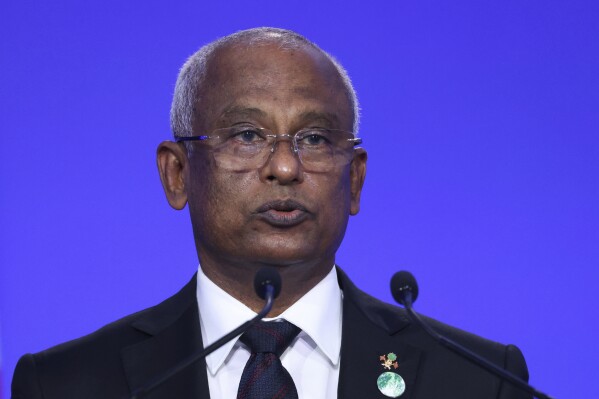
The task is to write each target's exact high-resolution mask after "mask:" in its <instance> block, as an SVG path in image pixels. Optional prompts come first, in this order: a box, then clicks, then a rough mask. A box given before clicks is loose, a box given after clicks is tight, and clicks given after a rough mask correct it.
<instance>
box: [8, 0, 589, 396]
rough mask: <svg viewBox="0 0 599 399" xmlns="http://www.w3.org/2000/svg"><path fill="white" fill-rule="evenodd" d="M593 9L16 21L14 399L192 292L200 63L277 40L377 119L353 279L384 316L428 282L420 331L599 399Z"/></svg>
mask: <svg viewBox="0 0 599 399" xmlns="http://www.w3.org/2000/svg"><path fill="white" fill-rule="evenodd" d="M216 3H218V4H216ZM598 4H599V3H598V2H597V1H595V0H588V1H578V0H570V1H567V2H563V1H547V0H542V1H541V0H537V1H526V2H522V1H515V0H514V1H510V0H508V1H501V2H499V1H493V2H480V1H474V0H472V1H457V2H456V1H452V2H439V1H436V2H433V1H388V2H382V1H374V2H372V1H371V2H363V1H362V2H348V1H338V2H324V1H306V0H304V1H294V0H289V1H252V2H247V1H237V0H236V1H227V2H225V1H222V2H211V3H208V2H201V1H195V2H177V1H171V2H157V1H144V2H141V1H139V2H128V1H122V0H120V1H107V0H103V1H59V2H49V1H16V0H6V1H3V2H2V4H1V6H0V7H1V10H0V37H2V40H0V49H1V71H2V72H1V74H0V87H1V91H2V95H1V102H0V112H1V116H2V118H1V126H2V145H1V147H2V156H1V157H0V162H1V164H0V178H1V194H0V201H1V206H0V209H1V214H0V217H1V219H0V224H1V230H0V231H1V233H0V234H1V237H0V243H1V244H0V250H1V252H0V261H1V267H2V268H1V270H0V273H1V274H0V310H1V323H2V339H3V342H2V356H3V359H2V369H3V370H2V372H3V385H4V390H3V391H4V396H5V399H6V398H8V396H9V395H8V386H9V382H10V379H11V377H12V372H13V368H14V365H15V363H16V361H17V359H18V357H19V356H20V355H22V354H23V353H25V352H35V351H39V350H42V349H44V348H46V347H48V346H51V345H54V344H57V343H59V342H61V341H65V340H67V339H71V338H75V337H77V336H80V335H82V334H86V333H89V332H91V331H93V330H94V329H97V328H99V327H100V326H102V325H103V324H105V323H107V322H109V321H111V320H114V319H116V318H118V317H120V316H123V315H126V314H128V313H131V312H133V311H136V310H138V309H141V308H144V307H147V306H150V305H153V304H155V303H157V302H158V301H160V300H161V299H163V298H165V297H167V296H168V295H170V294H172V293H174V292H175V291H176V290H177V289H178V288H179V287H180V286H182V285H183V284H184V283H185V282H186V281H187V280H188V279H189V278H190V277H191V275H192V273H193V272H194V271H195V269H196V267H197V260H196V255H195V249H194V245H193V241H192V237H191V228H190V223H189V221H188V215H187V212H186V211H184V212H175V211H173V210H171V209H170V208H169V206H168V205H167V203H166V201H165V200H164V196H163V193H162V189H161V187H160V184H159V180H158V176H157V173H156V170H155V169H156V168H155V164H154V151H155V148H156V145H157V144H158V143H159V142H160V141H161V140H164V139H167V138H169V137H170V132H169V126H168V109H169V105H170V101H171V92H172V90H173V86H174V81H175V77H176V73H177V71H178V68H179V67H180V65H181V64H182V63H183V61H184V60H185V58H186V57H187V56H188V55H190V54H191V53H192V52H193V51H195V49H197V48H198V47H199V46H200V45H202V44H204V43H206V42H208V41H210V40H212V39H215V38H216V37H219V36H222V35H224V34H227V33H230V32H233V31H236V30H239V29H243V28H248V27H253V26H261V25H271V26H279V27H286V28H291V29H295V30H297V31H299V32H300V33H302V34H305V35H307V36H308V37H309V38H311V39H312V40H314V41H316V42H317V43H319V44H320V45H321V46H322V47H323V48H324V49H326V50H328V51H330V52H331V53H333V54H334V55H335V56H336V57H338V59H339V60H341V61H342V62H343V63H344V65H345V66H346V67H347V69H348V70H349V72H350V74H351V76H352V78H353V80H354V82H355V85H356V88H357V91H358V94H359V96H360V99H361V103H362V108H363V124H362V129H361V133H362V136H363V137H364V140H365V144H364V146H365V147H366V148H367V149H368V151H369V155H370V158H369V165H368V176H367V180H366V187H365V193H364V198H363V206H362V212H361V213H360V214H359V215H358V216H357V217H355V218H352V220H351V221H350V226H349V230H348V233H347V236H346V239H345V242H344V244H343V246H342V247H341V250H340V252H339V255H338V263H340V264H341V265H342V266H343V267H344V268H345V269H346V270H347V271H348V273H349V275H350V276H351V277H352V278H353V279H354V280H355V281H356V282H357V283H358V285H360V286H361V287H362V288H363V289H365V290H366V291H368V292H370V293H371V294H373V295H375V296H377V297H379V298H382V299H384V300H391V298H390V295H389V293H388V280H389V278H390V276H391V275H392V274H393V273H394V272H395V271H396V270H398V269H410V270H412V271H413V272H414V273H415V275H416V276H417V278H418V280H419V282H420V286H421V299H419V301H418V303H417V306H418V308H419V310H420V311H421V312H423V313H426V314H428V315H430V316H433V317H436V318H439V319H441V320H444V321H446V322H448V323H451V324H454V325H456V326H458V327H461V328H464V329H467V330H471V331H473V332H475V333H478V334H481V335H483V336H486V337H488V338H491V339H494V340H498V341H501V342H504V343H516V344H518V345H519V346H520V348H522V350H523V351H524V353H525V355H526V357H527V360H528V364H529V368H530V372H531V381H532V383H533V384H536V385H538V386H539V387H542V388H543V389H545V390H546V391H548V392H549V393H551V394H553V395H554V396H556V397H557V398H581V397H599V389H598V388H597V384H596V383H594V382H595V379H596V364H597V359H598V358H599V351H598V348H597V344H596V342H597V336H598V333H599V331H598V328H597V325H598V322H597V320H596V318H597V316H598V312H597V307H598V306H597V305H598V301H597V298H596V289H597V288H596V287H597V285H598V282H599V281H598V280H599V278H598V274H599V272H598V271H597V267H598V266H599V245H598V244H599V233H598V230H599V227H598V226H599V211H598V203H599V188H598V187H599V184H598V173H599V161H598V159H599V138H598V133H599V82H598V71H599V45H598V42H599V41H598V38H599V28H598V25H599V24H598V23H597V21H598V20H599V6H598Z"/></svg>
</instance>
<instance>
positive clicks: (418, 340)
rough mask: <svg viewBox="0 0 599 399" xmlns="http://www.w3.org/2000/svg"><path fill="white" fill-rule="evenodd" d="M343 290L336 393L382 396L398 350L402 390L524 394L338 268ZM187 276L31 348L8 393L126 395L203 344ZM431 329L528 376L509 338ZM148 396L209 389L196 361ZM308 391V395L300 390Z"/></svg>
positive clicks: (26, 397)
mask: <svg viewBox="0 0 599 399" xmlns="http://www.w3.org/2000/svg"><path fill="white" fill-rule="evenodd" d="M338 274H339V284H340V286H341V288H342V290H343V294H344V299H343V333H342V343H341V369H340V375H339V391H338V392H339V398H356V399H377V398H381V399H383V398H385V396H383V394H381V393H380V392H379V390H378V388H377V384H376V381H377V378H378V376H379V375H380V374H381V373H382V372H383V371H386V370H384V369H383V366H382V365H381V362H380V360H379V357H380V356H381V355H385V354H387V353H389V352H394V353H395V354H397V360H398V363H399V368H398V369H397V370H393V371H396V372H397V373H399V374H400V375H401V376H402V377H403V378H404V380H405V383H406V391H405V392H404V394H403V395H402V396H401V399H429V398H430V399H432V398H439V399H452V398H455V399H528V398H531V396H530V395H527V394H524V393H522V392H520V391H518V390H517V389H516V388H513V387H512V386H510V385H509V384H507V383H502V382H501V381H500V380H499V379H498V378H495V377H493V376H491V375H490V374H489V373H487V372H486V371H483V370H481V369H479V368H478V367H476V366H474V365H472V364H470V363H469V362H468V361H465V360H462V359H461V358H459V357H458V356H456V355H455V354H453V353H452V352H450V351H448V350H447V349H445V348H443V347H441V346H439V345H438V344H436V343H435V342H434V341H433V340H432V339H431V338H429V337H428V336H427V335H426V334H425V333H424V332H423V331H422V330H421V329H420V328H418V327H417V326H415V325H413V324H411V323H410V322H409V321H408V318H407V317H406V315H405V312H404V310H403V309H402V308H399V307H396V306H391V305H388V304H385V303H383V302H381V301H379V300H377V299H375V298H373V297H371V296H369V295H367V294H365V293H364V292H362V291H360V290H359V289H358V288H356V287H355V286H354V285H353V283H352V282H351V281H350V280H349V278H348V277H347V276H346V275H345V274H344V273H343V272H342V271H341V270H338ZM195 290H196V278H195V277H194V278H193V279H192V280H191V281H190V282H189V283H188V284H187V285H186V286H185V287H184V288H183V289H182V290H181V291H179V292H178V293H177V294H175V295H174V296H172V297H171V298H169V299H167V300H166V301H164V302H162V303H160V304H159V305H157V306H155V307H153V308H150V309H146V310H144V311H141V312H138V313H135V314H133V315H130V316H128V317H125V318H123V319H121V320H118V321H116V322H114V323H112V324H109V325H107V326H105V327H104V328H102V329H100V330H98V331H96V332H94V333H93V334H90V335H88V336H85V337H82V338H79V339H77V340H74V341H71V342H67V343H65V344H62V345H59V346H56V347H54V348H51V349H48V350H46V351H43V352H40V353H37V354H28V355H25V356H23V357H22V358H21V359H20V361H19V363H18V364H17V367H16V369H15V374H14V378H13V383H12V398H13V399H42V398H43V399H71V398H78V399H96V398H97V399H110V398H117V399H120V398H127V397H128V396H129V395H131V392H132V391H133V390H135V389H136V388H138V387H140V386H143V385H144V384H147V382H148V381H150V380H151V379H152V378H153V377H154V376H156V375H159V374H161V373H162V372H163V371H164V370H166V369H168V368H169V367H172V366H174V365H175V364H177V363H178V362H179V361H181V360H182V359H183V358H185V357H186V356H187V355H189V353H191V352H192V351H196V350H199V349H200V348H202V346H203V345H202V336H201V332H200V323H199V316H198V306H197V301H196V295H195ZM427 320H428V322H429V323H431V324H432V326H433V328H435V329H436V330H437V331H439V332H440V333H442V334H444V335H446V336H448V337H449V338H451V339H453V340H455V341H457V342H458V343H460V344H462V345H464V346H466V347H467V348H469V349H471V350H473V351H475V352H477V353H479V354H481V355H482V356H484V357H486V358H487V359H489V360H491V361H493V362H495V363H496V364H498V365H500V366H502V367H504V368H506V369H508V370H510V371H512V372H513V373H515V374H517V375H519V376H521V377H522V378H523V379H525V380H527V379H528V372H527V369H526V363H525V362H524V358H523V357H522V354H521V353H520V351H519V350H518V348H516V347H515V346H511V345H508V346H504V345H501V344H498V343H495V342H491V341H488V340H485V339H483V338H480V337H477V336H475V335H472V334H469V333H466V332H463V331H460V330H457V329H455V328H452V327H449V326H447V325H444V324H442V323H439V322H437V321H434V320H431V319H427ZM147 398H148V399H159V398H164V399H172V398H177V399H185V398H190V399H191V398H193V399H202V398H209V393H208V382H207V376H206V366H205V363H204V362H197V364H195V365H193V366H191V367H189V368H188V369H186V370H184V371H182V372H181V373H179V374H178V375H176V376H174V377H173V378H171V379H170V380H168V381H167V382H165V383H164V384H163V385H162V386H160V387H158V388H157V389H156V390H154V391H152V392H151V393H149V394H148V396H147ZM304 399H309V398H304Z"/></svg>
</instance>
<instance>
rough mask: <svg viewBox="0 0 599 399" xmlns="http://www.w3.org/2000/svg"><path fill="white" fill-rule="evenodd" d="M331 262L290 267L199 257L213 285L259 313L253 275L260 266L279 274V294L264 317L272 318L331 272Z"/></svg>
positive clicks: (259, 308) (307, 263) (258, 302)
mask: <svg viewBox="0 0 599 399" xmlns="http://www.w3.org/2000/svg"><path fill="white" fill-rule="evenodd" d="M334 262H335V259H334V257H333V258H331V259H326V260H321V261H310V262H298V263H295V264H292V265H285V266H275V265H272V264H268V263H262V262H257V263H236V262H223V261H222V260H221V261H219V262H213V261H211V259H210V258H209V257H207V256H202V254H200V264H201V266H202V271H203V272H204V274H205V275H206V277H208V278H209V279H210V280H211V281H212V282H213V283H215V284H216V285H218V286H219V287H220V288H222V289H223V290H224V291H225V292H227V293H228V294H229V295H231V296H232V297H233V298H235V299H237V300H238V301H240V302H242V303H243V304H244V305H246V306H247V307H249V308H250V309H252V310H253V311H254V312H256V313H257V312H259V311H260V310H261V309H262V307H263V306H264V301H263V300H262V299H260V298H259V297H258V296H257V295H256V293H255V291H254V276H255V274H256V272H257V271H258V270H260V269H261V268H262V267H265V266H270V267H274V268H275V269H277V271H278V272H279V273H280V274H281V280H282V287H281V294H280V295H279V297H278V298H277V299H276V301H275V303H274V306H273V308H272V310H271V311H270V313H269V314H268V315H267V317H276V316H279V315H280V314H281V313H283V312H284V311H285V310H287V309H288V308H289V307H290V306H291V305H293V304H294V303H295V302H297V301H298V300H299V299H300V298H301V297H302V296H304V295H305V294H306V293H307V292H308V291H310V290H311V289H312V288H313V287H314V286H315V285H316V284H318V283H319V282H320V281H321V280H322V279H324V278H325V277H326V275H327V274H328V273H329V272H330V271H331V267H333V264H334Z"/></svg>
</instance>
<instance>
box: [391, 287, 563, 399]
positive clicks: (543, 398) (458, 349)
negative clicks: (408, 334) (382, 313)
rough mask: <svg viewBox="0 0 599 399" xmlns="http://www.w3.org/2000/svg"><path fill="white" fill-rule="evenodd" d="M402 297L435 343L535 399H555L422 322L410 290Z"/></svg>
mask: <svg viewBox="0 0 599 399" xmlns="http://www.w3.org/2000/svg"><path fill="white" fill-rule="evenodd" d="M402 295H403V301H402V302H403V303H402V305H404V307H405V309H406V311H407V312H408V316H410V319H412V321H413V322H415V323H416V324H418V325H419V326H420V327H422V329H423V330H424V331H425V332H426V333H427V334H428V335H430V336H431V337H433V339H434V340H435V341H437V342H438V343H440V344H441V345H443V346H444V347H446V348H448V349H450V350H452V351H453V352H455V353H457V354H458V355H460V356H463V357H465V358H466V359H468V360H470V361H471V362H473V363H475V364H477V365H478V366H480V367H482V368H484V369H486V370H487V371H490V372H491V373H493V374H495V375H499V376H500V377H501V378H503V379H505V380H507V381H509V382H510V383H512V384H513V385H515V386H517V387H518V388H520V389H522V390H524V391H526V392H528V393H530V394H532V395H533V396H534V397H536V398H538V399H554V398H552V397H551V396H549V395H547V394H545V393H543V392H541V391H539V390H537V389H535V388H534V387H532V386H531V385H529V384H527V383H526V382H525V381H523V380H522V379H520V378H518V377H517V376H515V375H514V374H512V373H510V372H508V371H506V370H504V369H502V368H501V367H498V366H496V365H495V364H493V363H491V362H489V361H488V360H486V359H484V358H483V357H481V356H479V355H477V354H476V353H474V352H472V351H471V350H469V349H467V348H465V347H463V346H462V345H460V344H458V343H457V342H454V341H452V340H450V339H449V338H446V337H444V336H443V335H441V334H439V333H437V332H436V331H435V330H433V329H432V328H431V327H430V326H429V325H428V324H427V323H425V322H424V320H422V319H421V318H420V316H419V315H418V313H416V312H415V311H414V309H413V308H412V292H411V291H410V290H409V289H406V290H404V291H403V292H402Z"/></svg>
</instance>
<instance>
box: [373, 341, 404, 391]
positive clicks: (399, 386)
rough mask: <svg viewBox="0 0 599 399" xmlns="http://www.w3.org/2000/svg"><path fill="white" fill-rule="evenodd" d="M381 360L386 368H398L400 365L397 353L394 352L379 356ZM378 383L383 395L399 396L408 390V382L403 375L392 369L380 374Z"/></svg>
mask: <svg viewBox="0 0 599 399" xmlns="http://www.w3.org/2000/svg"><path fill="white" fill-rule="evenodd" d="M379 361H381V362H382V363H381V366H383V369H385V370H392V369H393V370H396V369H397V368H398V367H399V363H398V362H397V355H396V354H395V353H393V352H391V353H388V354H386V355H381V356H379ZM376 385H377V386H378V388H379V391H381V393H382V394H383V395H385V396H388V397H390V398H398V397H400V396H401V395H402V394H403V393H404V391H405V390H406V383H405V381H404V380H403V378H401V375H399V374H397V373H394V372H392V371H385V372H383V373H382V374H381V375H379V378H378V379H377V380H376Z"/></svg>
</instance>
